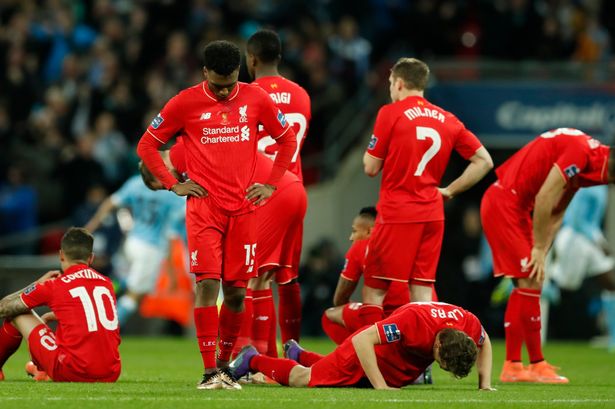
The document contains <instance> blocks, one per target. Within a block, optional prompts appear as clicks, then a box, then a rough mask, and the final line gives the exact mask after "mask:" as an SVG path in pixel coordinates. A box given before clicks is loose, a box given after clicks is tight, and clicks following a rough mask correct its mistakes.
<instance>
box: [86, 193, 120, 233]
mask: <svg viewBox="0 0 615 409" xmlns="http://www.w3.org/2000/svg"><path fill="white" fill-rule="evenodd" d="M115 208H116V206H115V204H114V203H113V200H111V197H108V198H107V199H105V201H104V202H102V204H101V205H100V206H99V207H98V210H97V211H96V213H95V214H94V216H92V218H91V219H90V221H89V222H87V223H86V225H85V226H84V227H85V229H86V230H87V231H89V232H90V233H93V232H95V231H96V230H97V229H98V228H99V227H100V224H101V223H102V222H103V220H105V217H107V215H108V214H109V213H111V212H112V211H113V210H115Z"/></svg>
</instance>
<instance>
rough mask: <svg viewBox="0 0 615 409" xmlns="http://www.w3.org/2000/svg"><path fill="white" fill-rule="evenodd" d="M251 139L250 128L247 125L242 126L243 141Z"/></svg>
mask: <svg viewBox="0 0 615 409" xmlns="http://www.w3.org/2000/svg"><path fill="white" fill-rule="evenodd" d="M249 140H250V128H248V126H247V125H244V126H243V127H242V128H241V142H243V141H249Z"/></svg>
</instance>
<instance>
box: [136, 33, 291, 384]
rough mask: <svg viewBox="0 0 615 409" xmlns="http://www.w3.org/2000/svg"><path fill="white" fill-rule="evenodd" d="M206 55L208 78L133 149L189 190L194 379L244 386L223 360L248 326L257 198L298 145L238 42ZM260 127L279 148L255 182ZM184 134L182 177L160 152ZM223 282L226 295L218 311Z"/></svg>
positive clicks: (176, 188)
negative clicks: (248, 72) (245, 63)
mask: <svg viewBox="0 0 615 409" xmlns="http://www.w3.org/2000/svg"><path fill="white" fill-rule="evenodd" d="M203 54H204V63H205V67H204V69H203V72H204V75H205V77H206V80H205V81H203V82H202V83H200V84H198V85H195V86H193V87H190V88H187V89H185V90H183V91H182V92H180V93H179V94H178V95H176V96H175V97H173V98H172V99H171V100H169V102H168V103H167V104H166V105H165V106H164V108H163V109H162V111H160V113H159V114H158V115H157V116H156V118H154V120H153V121H152V123H151V125H150V126H149V127H148V129H147V130H146V132H145V133H144V134H143V136H142V137H141V140H140V141H139V145H138V147H137V152H138V154H139V156H140V157H141V159H142V160H143V162H144V164H145V165H146V166H147V168H148V169H149V170H150V171H151V172H152V173H153V174H154V175H155V176H156V177H157V178H158V180H160V181H161V182H162V184H163V186H164V187H165V188H167V189H170V190H172V191H173V192H175V193H176V194H178V195H180V196H189V197H188V201H187V205H186V206H187V207H186V228H187V231H188V247H189V251H190V270H191V272H192V273H193V274H194V275H195V278H196V290H195V292H196V297H195V309H194V322H195V326H196V335H197V339H198V344H199V350H200V352H201V358H202V360H203V366H204V375H203V379H202V380H201V382H200V383H199V385H198V386H197V387H198V388H199V389H219V388H225V389H241V386H240V385H239V384H238V383H237V382H236V381H235V380H233V379H232V377H231V376H229V374H228V371H227V369H226V368H227V366H228V361H229V359H230V356H231V353H232V350H233V346H234V344H235V342H236V340H237V336H238V334H239V331H240V328H241V324H242V318H243V312H244V297H245V293H246V285H247V283H248V280H249V279H250V278H252V277H255V276H256V269H255V256H256V250H257V249H256V217H255V215H254V206H255V205H259V204H261V203H262V202H263V201H264V200H265V199H267V198H268V197H270V196H271V195H272V193H273V192H274V190H275V189H276V187H277V185H278V183H279V181H280V179H281V178H282V176H283V175H284V172H286V170H287V169H288V166H289V165H290V162H291V159H292V157H293V155H294V153H295V150H296V146H297V143H296V140H295V134H294V131H293V130H292V128H291V127H290V126H289V124H288V122H287V120H286V117H285V116H284V114H283V113H282V112H281V111H280V110H279V109H278V108H277V107H276V105H275V104H274V102H273V101H272V100H271V98H270V97H269V95H267V93H266V92H265V91H263V90H262V88H260V87H259V86H257V85H252V84H245V83H241V82H238V77H239V67H240V62H241V52H240V51H239V48H238V47H237V46H236V45H235V44H233V43H230V42H228V41H213V42H211V43H209V44H208V45H207V46H206V47H205V50H204V53H203ZM261 125H262V126H263V127H264V129H265V130H266V131H267V132H268V133H269V134H270V135H271V136H272V137H273V139H274V140H275V141H276V143H277V144H278V145H279V146H280V149H279V151H278V154H277V155H276V160H275V163H274V164H273V167H272V171H271V173H270V175H269V176H268V178H267V181H266V183H264V184H258V183H253V177H254V171H255V167H256V155H257V142H258V141H257V135H258V128H259V126H261ZM179 132H181V133H183V134H184V136H183V138H184V143H185V147H186V167H187V169H188V174H189V175H190V180H188V181H185V182H179V181H178V180H177V179H176V177H175V176H174V175H172V174H171V173H170V172H169V170H168V169H167V167H166V166H165V164H164V162H163V160H162V158H161V157H160V155H159V153H158V149H159V148H160V147H161V146H162V145H163V144H165V143H166V142H167V141H169V139H171V138H172V137H173V136H174V135H176V134H177V133H179ZM205 192H207V194H205ZM220 281H222V289H223V294H224V302H223V304H222V308H221V310H220V315H219V316H218V308H217V306H216V301H217V297H218V292H219V288H220ZM217 347H219V352H218V355H217V356H216V348H217Z"/></svg>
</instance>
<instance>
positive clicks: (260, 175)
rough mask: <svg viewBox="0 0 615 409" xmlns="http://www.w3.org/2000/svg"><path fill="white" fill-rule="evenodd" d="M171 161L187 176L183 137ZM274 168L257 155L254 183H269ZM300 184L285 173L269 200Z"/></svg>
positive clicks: (170, 152) (180, 138)
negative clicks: (287, 188) (289, 187)
mask: <svg viewBox="0 0 615 409" xmlns="http://www.w3.org/2000/svg"><path fill="white" fill-rule="evenodd" d="M169 159H170V160H171V163H172V164H173V167H174V168H175V170H176V171H178V172H179V173H181V174H183V173H186V174H187V169H186V148H185V146H184V138H183V137H179V138H177V140H176V142H175V144H174V145H173V146H172V147H171V149H170V151H169ZM272 168H273V161H272V160H271V159H269V158H267V157H266V156H265V155H264V154H263V153H260V152H259V153H257V155H256V168H255V171H254V178H253V180H252V183H265V182H266V181H267V178H268V177H269V175H270V174H271V169H272ZM188 177H190V175H188ZM298 182H300V180H299V178H298V177H297V176H296V175H295V174H293V173H291V172H290V171H287V172H285V173H284V176H282V178H281V179H280V181H279V182H278V186H277V189H276V190H275V191H274V192H273V195H272V196H271V198H269V199H268V200H271V199H272V198H274V197H276V195H277V194H278V193H279V192H280V191H282V190H283V189H284V188H286V187H287V186H289V185H291V184H292V183H298Z"/></svg>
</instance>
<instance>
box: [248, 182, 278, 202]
mask: <svg viewBox="0 0 615 409" xmlns="http://www.w3.org/2000/svg"><path fill="white" fill-rule="evenodd" d="M274 191H275V186H272V185H263V184H260V183H255V184H253V185H252V186H250V187H249V188H247V189H246V192H248V194H247V195H246V199H248V200H249V201H251V202H253V203H254V204H255V205H259V204H261V203H262V202H263V201H264V200H265V199H267V198H269V197H271V195H272V194H273V192H274Z"/></svg>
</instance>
